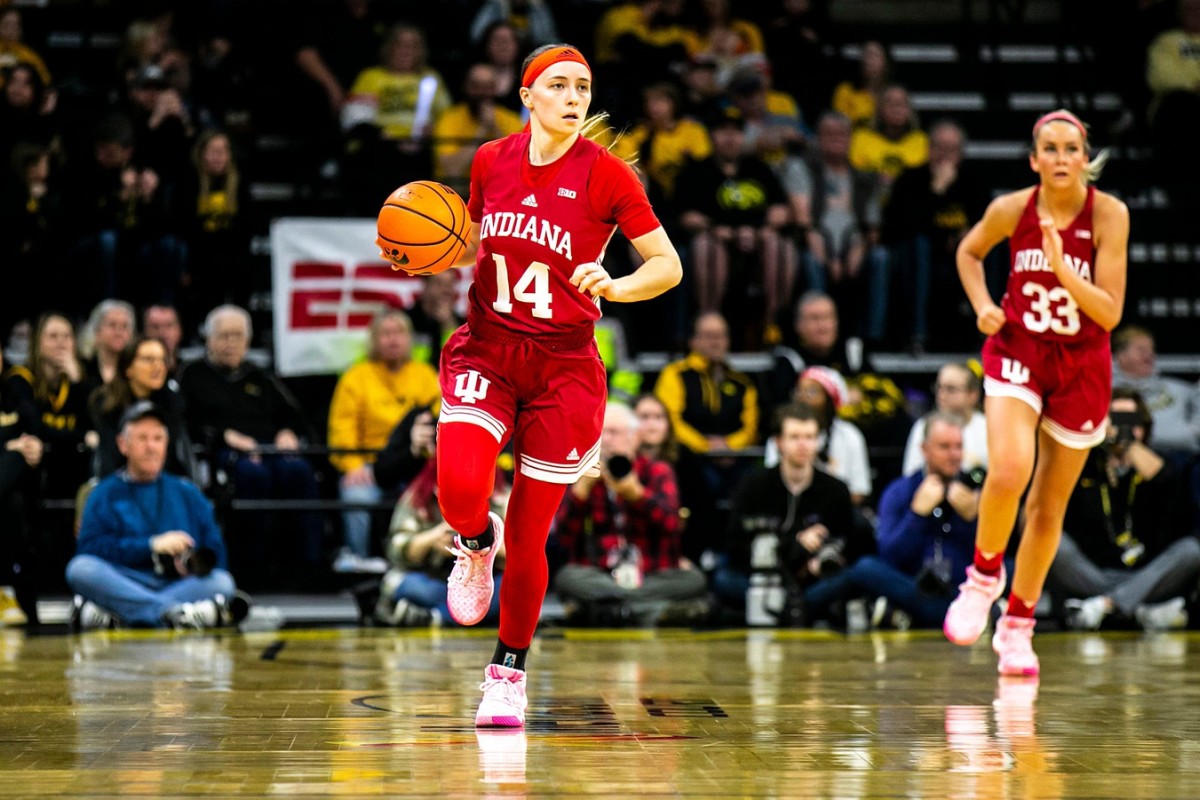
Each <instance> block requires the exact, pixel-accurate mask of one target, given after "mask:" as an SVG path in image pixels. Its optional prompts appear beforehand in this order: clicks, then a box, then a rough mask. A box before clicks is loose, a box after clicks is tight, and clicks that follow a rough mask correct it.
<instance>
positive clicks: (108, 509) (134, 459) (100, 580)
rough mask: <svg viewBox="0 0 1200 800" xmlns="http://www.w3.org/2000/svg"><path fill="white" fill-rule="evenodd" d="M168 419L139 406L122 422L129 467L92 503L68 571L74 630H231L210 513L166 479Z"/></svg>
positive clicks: (178, 481) (232, 602)
mask: <svg viewBox="0 0 1200 800" xmlns="http://www.w3.org/2000/svg"><path fill="white" fill-rule="evenodd" d="M167 424H168V418H167V415H166V413H164V412H163V410H162V409H160V408H159V407H158V406H155V405H154V404H153V403H150V402H146V401H143V402H139V403H135V404H134V405H132V406H130V407H129V409H128V410H127V411H126V412H125V414H124V416H123V417H122V418H121V424H120V433H119V434H118V436H117V445H118V447H120V449H121V454H122V455H123V456H125V458H126V460H127V462H126V465H125V467H124V468H123V469H121V470H120V471H118V472H116V473H115V474H113V475H110V476H108V477H107V478H105V479H103V480H102V481H100V483H99V484H98V485H97V486H96V488H95V489H94V490H93V491H92V493H91V495H90V496H89V497H88V500H87V505H86V506H85V508H84V512H83V522H82V525H81V527H80V530H79V543H78V547H77V549H76V552H77V555H76V556H75V557H74V558H72V559H71V561H70V563H68V564H67V583H68V585H70V587H71V589H72V590H73V591H74V592H75V593H76V595H77V597H76V598H75V610H74V614H73V616H72V625H73V626H74V627H83V628H91V627H107V625H108V624H109V623H110V622H111V621H112V618H113V617H115V618H116V619H117V620H119V621H120V622H122V623H124V624H126V625H131V626H136V627H158V628H165V627H174V628H212V627H220V626H224V625H231V624H236V623H237V622H238V621H240V619H241V618H243V617H244V616H245V613H246V611H247V610H248V606H247V604H246V601H245V597H244V596H235V586H234V582H233V576H231V575H230V574H229V572H228V571H226V565H225V543H224V541H223V540H222V538H221V531H220V529H219V528H218V527H217V522H216V519H215V518H214V517H213V510H212V506H211V505H209V502H208V500H206V499H205V497H204V495H203V494H201V493H200V490H199V489H198V488H197V487H196V486H195V484H193V483H192V482H191V481H188V480H187V479H185V478H180V477H177V476H175V475H170V474H167V473H164V472H163V464H164V463H165V462H166V459H167V448H168V445H169V442H168V435H167Z"/></svg>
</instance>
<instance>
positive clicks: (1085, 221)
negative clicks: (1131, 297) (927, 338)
mask: <svg viewBox="0 0 1200 800" xmlns="http://www.w3.org/2000/svg"><path fill="white" fill-rule="evenodd" d="M1040 191H1041V186H1038V187H1036V188H1035V189H1034V190H1033V193H1032V194H1030V195H1029V202H1028V203H1027V204H1026V205H1025V210H1024V211H1023V212H1022V213H1021V219H1020V220H1018V222H1017V228H1016V230H1015V231H1013V235H1012V236H1011V237H1010V238H1009V242H1008V246H1009V251H1010V252H1011V254H1012V266H1011V268H1010V269H1009V273H1008V286H1007V289H1006V290H1005V293H1004V299H1003V300H1002V301H1001V307H1002V308H1003V309H1004V315H1005V317H1006V318H1007V319H1008V324H1010V325H1014V324H1015V325H1019V326H1020V327H1022V328H1024V329H1025V330H1027V331H1029V332H1030V333H1032V334H1034V335H1035V336H1038V337H1039V338H1044V339H1053V340H1056V341H1064V342H1083V341H1089V340H1091V339H1094V338H1096V337H1100V336H1107V332H1106V331H1105V330H1104V329H1103V328H1101V327H1100V326H1099V325H1097V324H1096V322H1095V321H1094V320H1092V319H1091V318H1090V317H1088V316H1087V315H1086V314H1084V313H1083V311H1081V310H1080V308H1079V305H1078V304H1077V303H1076V302H1075V298H1074V297H1072V296H1071V293H1070V292H1068V291H1067V290H1066V289H1065V288H1064V287H1063V286H1062V284H1060V283H1059V281H1058V276H1056V275H1055V274H1054V270H1053V269H1052V268H1051V266H1050V262H1049V260H1048V259H1047V258H1046V254H1045V253H1044V252H1043V251H1042V229H1041V227H1039V225H1038V213H1037V199H1038V192H1040ZM1095 197H1096V189H1095V187H1093V186H1089V187H1088V193H1087V200H1086V201H1085V202H1084V204H1083V209H1082V210H1081V211H1080V212H1079V215H1078V216H1077V217H1075V219H1074V220H1072V222H1071V224H1070V225H1068V226H1067V227H1066V228H1065V229H1063V230H1060V231H1059V232H1058V233H1059V235H1060V236H1061V237H1062V240H1063V261H1064V262H1066V264H1067V266H1068V267H1069V268H1070V269H1071V270H1073V271H1074V272H1075V273H1076V274H1078V275H1079V276H1080V277H1081V278H1083V279H1084V280H1086V281H1088V282H1089V283H1095V282H1096V281H1095V276H1096V246H1095V241H1094V238H1093V233H1092V204H1093V201H1094V200H1095Z"/></svg>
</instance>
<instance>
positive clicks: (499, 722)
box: [475, 664, 529, 728]
mask: <svg viewBox="0 0 1200 800" xmlns="http://www.w3.org/2000/svg"><path fill="white" fill-rule="evenodd" d="M479 689H480V690H481V691H482V692H483V700H481V701H480V702H479V710H478V711H476V712H475V724H476V725H477V726H478V727H481V728H521V727H524V725H525V707H526V706H527V705H528V703H529V698H528V697H526V696H525V670H522V669H513V668H512V667H502V666H500V665H499V664H488V665H487V668H486V669H484V671H483V683H481V684H479Z"/></svg>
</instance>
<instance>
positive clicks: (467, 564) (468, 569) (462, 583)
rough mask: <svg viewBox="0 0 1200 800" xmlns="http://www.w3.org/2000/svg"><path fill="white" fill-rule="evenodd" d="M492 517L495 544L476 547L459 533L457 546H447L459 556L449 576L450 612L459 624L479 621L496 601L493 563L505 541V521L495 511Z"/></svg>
mask: <svg viewBox="0 0 1200 800" xmlns="http://www.w3.org/2000/svg"><path fill="white" fill-rule="evenodd" d="M488 517H489V518H490V519H491V521H492V536H493V537H494V541H493V542H492V546H491V547H485V548H484V549H482V550H472V549H470V548H469V547H467V546H466V544H464V543H463V540H462V537H461V536H458V535H455V537H454V546H453V547H447V548H446V549H447V550H449V551H450V552H451V553H453V554H454V555H455V557H456V558H457V561H455V563H454V569H453V570H451V571H450V577H449V578H447V579H446V589H447V592H446V604H447V605H448V606H449V607H450V616H452V617H454V621H455V622H457V623H458V624H459V625H474V624H475V623H477V622H479V621H480V620H482V619H483V618H484V617H486V616H487V613H488V609H489V608H490V607H491V605H492V592H493V591H494V590H495V587H496V584H495V582H494V581H493V580H492V564H494V563H495V561H496V553H498V552H499V550H500V544H501V542H503V541H504V521H503V520H502V519H500V517H498V516H497V515H496V514H494V513H492V512H489V513H488Z"/></svg>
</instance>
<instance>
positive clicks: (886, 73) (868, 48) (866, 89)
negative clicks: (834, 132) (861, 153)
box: [832, 42, 892, 128]
mask: <svg viewBox="0 0 1200 800" xmlns="http://www.w3.org/2000/svg"><path fill="white" fill-rule="evenodd" d="M891 72H892V67H891V62H890V61H889V60H888V54H887V50H886V49H884V46H883V45H882V44H880V43H879V42H864V43H863V46H862V56H861V57H860V60H859V74H858V77H857V78H856V79H855V80H848V81H842V82H841V83H839V84H838V85H837V86H836V87H834V90H833V103H832V106H833V110H834V111H837V112H838V113H841V114H845V115H846V116H847V117H849V118H850V122H851V123H852V124H853V125H854V127H856V128H860V127H865V126H868V125H870V124H871V121H872V120H874V119H875V106H876V101H877V100H878V99H879V96H880V95H881V94H883V90H884V88H886V87H887V86H888V84H889V83H890V82H891V80H890V78H891Z"/></svg>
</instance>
